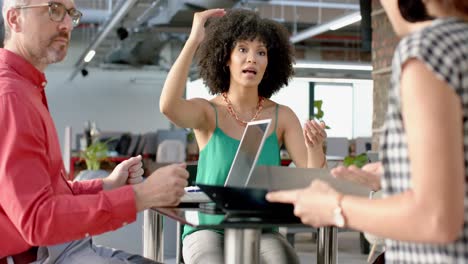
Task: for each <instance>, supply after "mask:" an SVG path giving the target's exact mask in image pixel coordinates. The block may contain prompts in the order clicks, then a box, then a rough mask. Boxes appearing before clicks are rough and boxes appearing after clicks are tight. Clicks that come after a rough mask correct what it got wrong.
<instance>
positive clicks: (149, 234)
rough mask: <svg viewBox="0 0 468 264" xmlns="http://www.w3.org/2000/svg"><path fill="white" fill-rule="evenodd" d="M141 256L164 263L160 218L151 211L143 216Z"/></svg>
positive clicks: (146, 211)
mask: <svg viewBox="0 0 468 264" xmlns="http://www.w3.org/2000/svg"><path fill="white" fill-rule="evenodd" d="M143 256H144V257H145V258H149V259H152V260H155V261H158V262H164V245H163V221H162V216H161V215H160V214H158V213H157V212H155V211H153V210H151V209H149V210H145V211H144V214H143Z"/></svg>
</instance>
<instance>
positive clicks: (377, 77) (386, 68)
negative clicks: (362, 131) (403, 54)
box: [372, 0, 399, 150]
mask: <svg viewBox="0 0 468 264" xmlns="http://www.w3.org/2000/svg"><path fill="white" fill-rule="evenodd" d="M398 40H399V39H398V37H397V36H396V35H395V33H394V32H393V29H392V25H391V24H390V21H389V20H388V18H387V15H386V14H385V12H384V10H383V8H382V6H381V4H380V1H378V0H372V65H373V67H374V70H373V72H372V79H373V80H374V99H373V101H374V113H373V117H372V120H373V121H372V129H373V133H372V139H373V140H372V141H373V144H372V149H373V150H377V149H378V140H379V137H380V132H381V130H380V128H381V127H382V125H383V123H384V118H385V113H386V111H387V101H388V99H387V97H388V90H389V89H390V75H391V64H392V56H393V51H394V50H395V47H396V45H397V43H398Z"/></svg>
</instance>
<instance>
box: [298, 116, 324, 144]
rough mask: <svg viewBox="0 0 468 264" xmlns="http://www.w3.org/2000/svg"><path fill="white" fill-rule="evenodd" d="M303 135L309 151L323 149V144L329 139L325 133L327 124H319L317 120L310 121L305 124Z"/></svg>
mask: <svg viewBox="0 0 468 264" xmlns="http://www.w3.org/2000/svg"><path fill="white" fill-rule="evenodd" d="M303 134H304V139H305V144H306V146H307V148H308V149H312V148H316V147H320V148H321V147H322V146H323V142H324V141H325V139H326V138H327V133H326V132H325V123H324V122H320V123H319V122H317V121H315V120H308V121H307V122H305V123H304V128H303Z"/></svg>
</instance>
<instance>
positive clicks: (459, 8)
mask: <svg viewBox="0 0 468 264" xmlns="http://www.w3.org/2000/svg"><path fill="white" fill-rule="evenodd" d="M439 2H441V3H442V4H443V5H445V6H446V7H447V8H451V9H453V10H455V11H456V12H459V13H462V14H463V15H465V16H466V15H468V1H466V0H444V1H439Z"/></svg>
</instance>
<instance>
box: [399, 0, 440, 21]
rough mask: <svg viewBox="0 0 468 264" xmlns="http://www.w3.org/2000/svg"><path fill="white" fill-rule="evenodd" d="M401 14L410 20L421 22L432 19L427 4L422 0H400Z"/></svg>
mask: <svg viewBox="0 0 468 264" xmlns="http://www.w3.org/2000/svg"><path fill="white" fill-rule="evenodd" d="M398 8H399V9H400V13H401V16H402V17H403V18H404V19H405V20H406V21H408V22H421V21H426V20H431V19H433V17H431V16H430V15H429V14H428V13H427V10H426V6H425V5H424V3H423V2H422V1H421V0H398Z"/></svg>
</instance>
